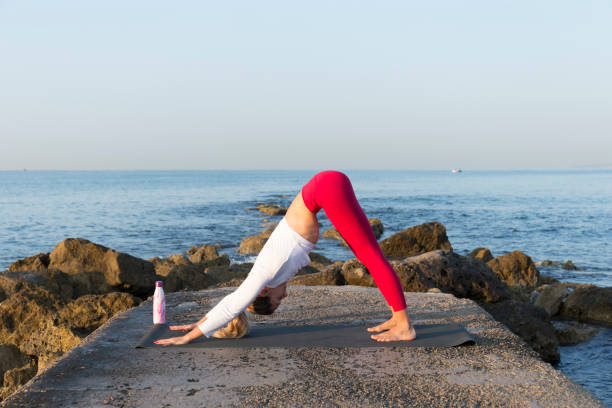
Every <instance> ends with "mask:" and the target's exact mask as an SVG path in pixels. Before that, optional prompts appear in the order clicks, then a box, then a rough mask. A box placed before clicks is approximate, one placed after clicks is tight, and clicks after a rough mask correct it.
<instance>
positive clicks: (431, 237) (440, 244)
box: [380, 222, 453, 258]
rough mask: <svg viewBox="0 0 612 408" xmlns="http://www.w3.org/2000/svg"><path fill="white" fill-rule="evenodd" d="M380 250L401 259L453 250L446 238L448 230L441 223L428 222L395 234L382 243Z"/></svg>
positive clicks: (388, 255)
mask: <svg viewBox="0 0 612 408" xmlns="http://www.w3.org/2000/svg"><path fill="white" fill-rule="evenodd" d="M380 248H381V249H382V251H383V253H384V254H385V256H387V257H401V258H405V257H407V256H412V255H418V254H422V253H425V252H430V251H435V250H436V249H443V250H446V251H451V250H452V249H453V248H452V247H451V244H450V242H449V241H448V237H447V236H446V228H445V227H444V225H442V224H441V223H439V222H428V223H426V224H421V225H417V226H415V227H412V228H408V229H407V230H404V231H401V232H398V233H396V234H393V235H391V236H390V237H388V238H385V239H383V240H382V241H381V242H380Z"/></svg>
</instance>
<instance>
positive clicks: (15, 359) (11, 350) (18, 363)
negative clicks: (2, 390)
mask: <svg viewBox="0 0 612 408" xmlns="http://www.w3.org/2000/svg"><path fill="white" fill-rule="evenodd" d="M31 360H32V357H30V356H28V355H27V354H24V353H22V352H21V351H20V350H19V348H18V347H17V346H15V345H14V344H0V386H4V383H3V378H4V373H6V372H7V371H9V370H12V369H13V368H17V367H22V366H24V365H26V364H29V363H30V361H31Z"/></svg>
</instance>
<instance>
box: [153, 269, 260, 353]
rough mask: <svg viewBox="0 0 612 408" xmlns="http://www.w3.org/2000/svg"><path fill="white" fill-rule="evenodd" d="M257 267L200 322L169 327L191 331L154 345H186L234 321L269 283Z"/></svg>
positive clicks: (159, 341)
mask: <svg viewBox="0 0 612 408" xmlns="http://www.w3.org/2000/svg"><path fill="white" fill-rule="evenodd" d="M256 267H257V262H255V265H253V269H251V272H250V273H249V275H248V276H247V278H246V279H245V280H244V282H242V284H241V285H240V286H239V287H238V288H237V289H236V290H235V291H234V292H232V293H230V294H229V295H227V296H225V297H224V298H223V299H222V300H221V301H220V302H219V303H217V305H216V306H215V307H214V308H212V310H211V311H210V312H208V313H207V314H206V316H204V317H202V319H200V321H198V322H197V323H194V324H192V325H183V326H171V329H172V328H173V327H174V329H173V330H189V329H191V331H190V332H189V333H187V334H185V335H184V336H180V337H171V338H168V339H161V340H156V341H155V344H160V345H162V346H169V345H172V344H186V343H189V342H190V341H192V340H195V339H197V338H198V337H200V336H202V335H205V336H206V337H210V336H211V335H212V334H213V333H214V332H215V331H217V329H219V328H221V327H223V326H225V325H226V324H227V323H228V322H230V321H231V320H232V319H234V318H235V317H236V316H238V315H239V314H240V312H242V311H243V310H244V309H246V308H247V306H249V305H250V304H251V302H253V299H255V297H257V295H258V294H259V292H261V290H262V289H263V288H264V286H266V283H268V282H269V281H270V278H269V277H268V276H266V274H265V273H263V272H264V271H260V270H259V269H258V268H256Z"/></svg>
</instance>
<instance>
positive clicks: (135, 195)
mask: <svg viewBox="0 0 612 408" xmlns="http://www.w3.org/2000/svg"><path fill="white" fill-rule="evenodd" d="M317 171H318V170H317ZM317 171H315V170H300V171H282V170H273V171H272V170H271V171H264V170H258V171H3V172H0V248H2V251H1V252H0V270H4V269H6V268H8V266H9V265H10V264H11V263H12V262H14V261H16V260H17V259H20V258H24V257H27V256H32V255H34V254H37V253H39V252H50V251H51V250H52V249H53V247H54V246H55V245H56V244H57V243H59V242H60V241H62V240H63V239H65V238H68V237H80V238H86V239H88V240H90V241H93V242H95V243H98V244H102V245H104V246H107V247H110V248H113V249H115V250H117V251H121V252H127V253H129V254H131V255H134V256H137V257H141V258H144V259H148V258H151V257H155V256H161V257H164V256H168V255H171V254H175V253H181V252H185V251H186V250H187V249H189V247H191V246H192V245H196V246H200V245H202V244H219V245H221V246H222V250H221V252H225V253H227V254H228V255H229V256H230V258H231V259H232V261H233V262H244V261H252V260H253V257H252V256H245V255H241V254H238V252H237V251H236V250H237V248H238V245H239V244H240V241H241V240H242V238H244V237H246V236H248V235H253V234H256V233H259V232H261V230H262V229H263V228H264V226H265V224H266V222H268V221H274V220H278V217H269V216H266V215H264V214H262V213H259V212H258V211H256V210H253V208H254V207H256V206H257V204H259V203H270V204H278V205H280V206H288V205H289V204H290V203H291V201H292V199H293V198H294V197H295V195H296V194H297V193H298V192H299V191H300V188H301V186H302V185H304V184H305V183H306V182H308V180H309V179H310V178H311V177H312V176H313V175H314V174H315V173H316V172H317ZM344 172H345V173H346V174H347V175H348V176H349V177H350V179H351V181H352V183H353V187H354V189H355V193H356V195H357V198H358V200H359V202H360V203H361V205H362V207H363V209H364V211H365V213H366V215H367V216H368V217H376V218H379V219H380V220H381V221H382V223H383V225H384V227H385V232H384V234H383V236H382V237H381V239H384V238H385V237H388V236H390V235H391V234H393V233H395V232H398V231H401V230H403V229H406V228H408V227H411V226H413V225H417V224H421V223H424V222H430V221H439V222H441V223H442V224H444V225H445V226H446V230H447V235H448V238H449V240H450V242H451V244H452V247H453V249H454V251H455V252H457V253H459V254H463V255H465V254H467V253H469V252H470V251H471V250H473V249H474V248H477V247H487V248H489V249H490V250H491V252H492V253H493V256H498V255H503V254H505V253H508V252H511V251H513V250H520V251H523V252H524V253H526V254H527V255H529V256H531V258H532V259H533V260H534V261H536V262H537V261H543V260H553V261H556V262H564V261H566V260H572V261H573V263H574V264H575V265H576V266H578V267H579V268H580V270H577V271H567V270H564V269H562V268H560V267H546V268H540V271H541V272H542V273H543V274H547V275H550V276H553V277H555V278H557V279H560V280H563V281H567V282H579V283H593V284H596V285H599V286H612V250H611V249H612V248H611V244H610V243H611V242H612V170H515V171H501V170H500V171H485V170H480V171H469V170H467V171H464V172H462V173H451V172H450V171H447V170H440V171H418V170H406V171H403V170H402V171H399V170H398V171H383V170H344ZM322 213H323V212H321V216H320V217H319V219H320V221H321V224H322V230H325V229H326V228H330V227H331V224H330V222H329V220H327V218H325V216H324V215H323V214H322ZM315 251H316V252H319V253H321V254H323V255H325V256H327V257H328V258H330V259H332V260H346V259H348V258H352V257H353V255H352V253H351V252H350V250H349V249H348V248H346V247H343V246H341V245H339V244H338V242H337V241H334V240H328V239H320V240H319V242H318V243H317V245H316V247H315ZM610 333H611V331H610V330H609V329H607V330H604V331H603V332H602V333H601V334H600V335H599V336H598V337H597V339H595V340H594V342H595V343H593V344H597V346H596V347H595V349H590V357H589V360H590V367H591V369H590V370H584V369H580V368H577V369H574V368H575V367H579V366H580V364H579V363H580V359H581V357H580V355H579V353H575V352H574V350H580V349H579V348H580V347H582V348H584V347H589V344H590V343H583V344H582V345H578V346H576V348H562V349H561V353H562V363H561V365H560V367H561V368H562V369H563V370H564V372H565V373H566V374H568V375H569V376H570V377H571V378H572V379H574V380H575V381H576V382H578V383H580V384H582V385H584V386H585V387H586V388H587V389H589V390H591V391H592V392H594V393H595V394H596V395H598V396H599V398H603V399H604V402H606V403H607V404H611V405H612V397H611V396H610V395H609V394H610V393H609V392H608V394H607V396H606V395H604V394H603V393H602V391H601V390H602V389H603V390H605V389H608V390H609V389H610V388H612V383H611V382H610V381H611V380H610V378H609V376H608V377H607V379H606V377H605V376H603V375H600V376H598V375H597V373H604V372H608V373H609V372H611V371H612V362H611V360H610V359H611V358H612V357H610V354H609V345H610V342H611V341H612V340H611V338H610V335H611V334H610ZM602 344H603V345H607V349H606V347H604V346H602ZM598 350H599V351H600V353H599V354H598ZM606 350H607V352H606ZM593 353H595V355H593ZM602 381H603V384H602Z"/></svg>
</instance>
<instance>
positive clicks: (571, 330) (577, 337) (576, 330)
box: [553, 322, 599, 346]
mask: <svg viewBox="0 0 612 408" xmlns="http://www.w3.org/2000/svg"><path fill="white" fill-rule="evenodd" d="M553 325H554V327H555V330H556V332H557V337H558V338H559V344H560V345H561V346H574V345H576V344H578V343H582V342H585V341H588V340H590V339H591V338H592V337H593V336H594V335H596V334H597V332H598V331H599V329H598V328H597V327H593V326H589V325H587V324H584V323H578V322H553Z"/></svg>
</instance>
